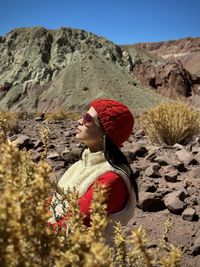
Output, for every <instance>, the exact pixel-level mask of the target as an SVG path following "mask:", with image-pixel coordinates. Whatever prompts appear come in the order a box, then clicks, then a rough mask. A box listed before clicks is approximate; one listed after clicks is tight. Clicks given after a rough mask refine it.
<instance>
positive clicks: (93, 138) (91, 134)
mask: <svg viewBox="0 0 200 267" xmlns="http://www.w3.org/2000/svg"><path fill="white" fill-rule="evenodd" d="M87 113H88V114H87V115H85V116H84V118H81V119H80V120H78V121H77V122H78V127H77V129H76V139H77V140H79V141H80V142H81V143H84V144H85V145H87V146H88V147H89V148H90V147H91V148H94V147H96V148H98V147H99V149H102V148H103V138H102V136H103V132H102V130H101V129H100V128H99V127H98V126H97V124H96V123H95V121H96V119H97V117H98V115H97V112H96V110H95V109H94V108H93V107H90V109H89V110H88V112H87ZM90 115H91V117H92V118H91V117H90ZM93 118H95V119H93Z"/></svg>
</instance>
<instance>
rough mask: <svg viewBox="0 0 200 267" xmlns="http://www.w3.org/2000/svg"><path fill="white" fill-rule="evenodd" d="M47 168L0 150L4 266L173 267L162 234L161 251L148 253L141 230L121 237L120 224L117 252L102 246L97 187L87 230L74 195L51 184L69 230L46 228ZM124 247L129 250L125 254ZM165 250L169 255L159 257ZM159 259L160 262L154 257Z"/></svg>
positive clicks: (175, 255)
mask: <svg viewBox="0 0 200 267" xmlns="http://www.w3.org/2000/svg"><path fill="white" fill-rule="evenodd" d="M49 173H50V167H49V165H48V164H47V163H45V162H44V161H41V162H39V163H34V162H33V161H32V159H31V154H30V152H26V151H20V150H19V149H18V148H17V147H16V146H15V145H14V144H12V143H11V142H7V143H5V144H2V145H1V146H0V187H1V194H0V263H1V266H2V267H12V266H13V267H15V266H16V267H17V266H20V267H25V266H28V267H29V266H31V267H32V266H33V267H39V266H44V267H51V266H52V267H53V266H56V267H65V266H68V267H71V266H74V267H76V266H77V267H81V266H85V267H114V266H124V267H125V266H126V267H129V266H135V267H136V266H137V267H139V266H140V267H145V266H148V267H153V266H162V267H176V266H179V261H180V251H179V249H177V248H175V247H174V246H172V245H171V244H170V243H169V242H168V241H167V239H166V234H167V232H168V231H169V227H167V228H166V229H167V230H166V233H165V234H164V235H163V241H162V242H160V244H161V245H160V249H159V250H156V252H153V251H151V250H150V249H148V246H147V244H148V242H147V237H146V233H145V231H144V230H142V228H137V229H135V230H133V231H132V233H131V234H130V236H129V237H127V236H125V235H124V234H123V231H122V227H121V225H120V224H119V223H118V224H116V226H115V247H114V248H110V247H109V246H108V245H107V244H106V242H105V236H104V230H105V228H106V226H107V223H108V218H107V217H106V205H105V202H106V195H105V190H104V188H102V187H101V186H100V185H99V186H98V185H96V187H95V190H94V201H93V202H92V205H91V208H90V214H91V227H89V228H87V227H85V226H84V224H83V216H82V215H81V214H80V211H79V206H78V201H77V200H78V193H77V192H76V190H74V191H68V192H66V193H65V192H64V191H63V190H61V189H60V188H58V187H57V186H56V185H54V187H55V190H56V193H57V194H59V195H60V196H61V203H62V201H67V202H68V204H69V207H68V219H67V224H68V225H69V230H68V231H67V233H68V234H66V228H59V229H57V230H58V231H57V233H56V234H54V233H53V231H52V230H51V228H49V227H46V226H45V224H46V221H47V219H48V218H49V216H50V214H49V212H48V208H47V207H46V199H47V197H48V192H49V191H50V185H49V183H48V180H49ZM127 244H129V245H130V247H129V248H130V249H127ZM163 250H167V254H166V253H165V254H164V253H162V254H160V252H163ZM158 253H159V255H161V257H160V258H159V257H158Z"/></svg>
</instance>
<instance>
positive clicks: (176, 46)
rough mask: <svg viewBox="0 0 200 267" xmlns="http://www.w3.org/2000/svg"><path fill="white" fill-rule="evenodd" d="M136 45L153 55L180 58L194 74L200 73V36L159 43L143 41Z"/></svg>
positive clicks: (164, 57)
mask: <svg viewBox="0 0 200 267" xmlns="http://www.w3.org/2000/svg"><path fill="white" fill-rule="evenodd" d="M136 47H138V48H143V49H145V50H146V51H148V52H150V53H151V54H152V55H156V56H159V57H162V58H163V59H170V58H176V59H179V60H180V61H181V62H182V64H183V66H184V67H185V68H186V69H187V70H188V71H189V72H191V73H192V74H200V38H184V39H179V40H172V41H167V42H158V43H141V44H136Z"/></svg>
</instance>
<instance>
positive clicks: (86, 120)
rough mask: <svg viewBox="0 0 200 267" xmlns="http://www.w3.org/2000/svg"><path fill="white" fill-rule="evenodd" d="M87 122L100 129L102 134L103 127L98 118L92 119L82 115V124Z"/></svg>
mask: <svg viewBox="0 0 200 267" xmlns="http://www.w3.org/2000/svg"><path fill="white" fill-rule="evenodd" d="M87 122H93V123H94V124H95V125H96V126H97V127H98V128H100V129H101V130H102V131H103V132H104V130H103V126H102V124H101V122H100V120H99V119H98V117H92V116H91V115H90V114H89V113H85V114H84V115H83V124H86V123H87Z"/></svg>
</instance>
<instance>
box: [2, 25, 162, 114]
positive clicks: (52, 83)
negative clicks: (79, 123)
mask: <svg viewBox="0 0 200 267" xmlns="http://www.w3.org/2000/svg"><path fill="white" fill-rule="evenodd" d="M0 66H1V68H0V106H1V108H3V109H10V110H13V111H27V110H28V111H47V110H54V109H56V108H57V109H58V108H59V107H63V108H66V109H80V108H83V107H84V106H85V105H87V104H88V103H89V102H90V100H91V99H93V98H96V97H113V98H118V99H119V100H121V101H122V102H126V103H128V102H130V104H131V105H133V106H134V105H135V106H136V105H137V101H138V99H137V100H135V95H138V97H139V95H140V93H141V90H142V91H144V99H145V98H146V99H149V100H150V102H152V103H157V102H159V101H160V100H164V98H162V97H161V96H159V95H158V94H154V92H151V91H149V92H148V90H144V88H142V86H141V85H140V83H139V82H138V81H136V80H135V79H134V78H133V76H131V75H130V73H129V72H130V70H131V69H132V68H133V62H132V59H131V56H130V55H129V53H128V52H126V51H124V50H123V49H121V48H120V47H119V46H117V45H115V44H113V43H112V42H110V41H108V40H106V39H105V38H103V37H98V36H96V35H94V34H92V33H90V32H86V31H84V30H78V29H71V28H61V29H59V30H47V29H45V28H43V27H36V28H19V29H14V30H13V31H11V32H9V33H8V34H7V35H5V36H3V37H0ZM140 98H141V97H140ZM134 102H135V103H134ZM143 102H145V101H143V98H142V99H139V103H140V105H141V106H142V105H143V106H148V103H143ZM150 104H151V103H150Z"/></svg>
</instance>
